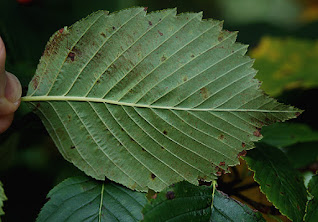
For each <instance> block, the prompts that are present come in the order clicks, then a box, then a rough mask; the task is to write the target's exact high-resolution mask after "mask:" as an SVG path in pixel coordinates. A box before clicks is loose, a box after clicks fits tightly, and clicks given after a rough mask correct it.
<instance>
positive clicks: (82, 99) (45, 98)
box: [21, 96, 300, 113]
mask: <svg viewBox="0 0 318 222" xmlns="http://www.w3.org/2000/svg"><path fill="white" fill-rule="evenodd" d="M21 101H22V102H46V101H64V102H66V101H73V102H94V103H108V104H111V105H119V106H130V107H137V108H148V109H165V110H180V111H213V112H261V113H297V112H300V111H299V110H264V109H219V108H217V109H215V108H186V107H174V106H156V105H146V104H139V103H127V102H119V101H115V100H109V99H102V98H94V97H80V96H24V97H22V98H21Z"/></svg>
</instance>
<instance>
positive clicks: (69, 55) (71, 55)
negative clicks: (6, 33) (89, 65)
mask: <svg viewBox="0 0 318 222" xmlns="http://www.w3.org/2000/svg"><path fill="white" fill-rule="evenodd" d="M67 57H68V58H69V59H71V61H72V62H74V60H75V53H74V52H70V53H69V54H68V56H67Z"/></svg>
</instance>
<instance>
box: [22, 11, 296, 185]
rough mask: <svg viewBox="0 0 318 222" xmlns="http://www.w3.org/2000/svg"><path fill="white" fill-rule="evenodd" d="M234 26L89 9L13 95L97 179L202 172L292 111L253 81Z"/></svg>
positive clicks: (161, 179) (197, 176)
mask: <svg viewBox="0 0 318 222" xmlns="http://www.w3.org/2000/svg"><path fill="white" fill-rule="evenodd" d="M236 35H237V34H236V33H232V32H228V31H222V22H219V21H215V20H204V21H203V20H202V13H184V14H180V15H177V16H176V10H175V9H168V10H163V11H159V12H153V13H150V14H148V15H146V10H145V8H140V7H138V8H131V9H127V10H123V11H120V12H116V13H113V14H110V15H108V13H107V12H104V11H99V12H97V13H94V14H92V15H90V16H89V17H87V18H86V19H84V20H82V21H79V22H77V23H76V24H74V25H73V26H72V27H70V28H67V27H65V28H64V29H61V30H59V31H57V32H56V33H55V34H54V35H53V36H52V37H51V39H50V41H49V43H48V45H47V46H46V49H45V51H44V55H43V57H42V58H41V61H40V64H39V66H38V68H37V71H36V75H35V76H34V78H33V80H32V81H31V83H30V85H29V91H28V94H27V96H26V97H24V98H23V99H22V100H23V101H26V102H28V103H29V104H30V106H32V108H33V110H34V112H36V113H37V114H38V115H39V116H40V117H41V119H42V121H43V123H44V125H45V126H46V128H47V130H48V132H49V133H50V135H51V137H52V138H53V140H54V142H55V144H56V145H57V147H58V148H59V150H60V152H61V153H62V155H63V156H64V158H65V159H66V160H68V161H70V162H72V163H74V165H75V166H77V167H78V168H79V169H81V170H82V171H84V172H85V173H86V174H87V175H90V176H92V177H94V178H96V179H99V180H104V179H105V176H106V177H107V178H109V179H111V180H113V181H115V182H118V183H121V184H123V185H125V186H127V187H129V188H131V189H136V190H141V191H147V190H148V188H150V189H152V190H155V191H160V190H162V189H164V188H165V187H167V186H168V185H170V184H173V183H176V182H178V181H182V180H187V181H189V182H191V183H193V184H198V180H206V181H212V180H214V179H216V177H217V175H220V174H221V173H222V172H224V171H227V169H228V166H233V165H236V164H238V163H239V161H238V156H240V155H241V153H242V152H243V153H244V151H243V150H246V149H251V148H253V147H254V144H253V141H257V140H259V139H260V138H261V135H260V133H259V130H260V128H261V127H262V126H263V125H266V124H270V123H274V122H275V121H284V120H287V119H289V118H294V117H296V116H297V115H298V114H299V110H297V109H294V108H292V107H289V106H285V105H282V104H279V103H277V102H276V101H275V100H273V99H271V98H269V97H268V96H266V95H264V94H263V92H261V91H260V90H259V83H258V81H257V80H256V79H254V78H253V77H254V75H255V73H256V71H255V70H254V69H252V68H251V66H252V63H253V60H251V59H250V58H249V57H246V56H244V54H245V53H246V48H247V46H244V45H241V44H238V43H235V39H236Z"/></svg>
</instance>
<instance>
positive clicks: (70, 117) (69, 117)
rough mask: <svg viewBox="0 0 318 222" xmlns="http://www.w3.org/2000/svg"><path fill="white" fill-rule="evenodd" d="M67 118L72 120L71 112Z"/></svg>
mask: <svg viewBox="0 0 318 222" xmlns="http://www.w3.org/2000/svg"><path fill="white" fill-rule="evenodd" d="M67 119H68V121H69V122H70V121H71V120H72V116H71V115H70V114H69V115H67Z"/></svg>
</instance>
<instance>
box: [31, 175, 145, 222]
mask: <svg viewBox="0 0 318 222" xmlns="http://www.w3.org/2000/svg"><path fill="white" fill-rule="evenodd" d="M48 198H50V200H49V201H48V202H47V203H46V204H45V205H44V207H43V208H42V210H41V212H40V214H39V216H38V218H37V222H41V221H47V222H48V221H87V222H88V221H99V222H103V221H140V220H141V219H142V214H141V211H142V209H143V206H144V205H145V204H146V202H147V199H146V195H145V194H144V193H139V192H133V191H131V190H128V189H126V188H123V187H121V186H119V185H116V184H114V183H110V182H105V183H102V182H99V181H95V180H93V179H92V178H89V177H73V178H69V179H67V180H65V181H63V182H62V183H60V184H59V185H57V186H56V187H54V188H53V189H52V190H51V191H50V193H49V194H48Z"/></svg>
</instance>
